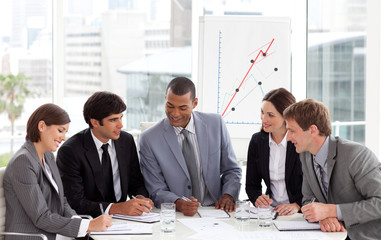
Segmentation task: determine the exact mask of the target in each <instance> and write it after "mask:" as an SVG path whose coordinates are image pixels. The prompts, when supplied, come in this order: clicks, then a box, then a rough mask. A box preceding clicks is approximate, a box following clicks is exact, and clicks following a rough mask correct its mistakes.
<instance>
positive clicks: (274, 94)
mask: <svg viewBox="0 0 381 240" xmlns="http://www.w3.org/2000/svg"><path fill="white" fill-rule="evenodd" d="M263 101H267V102H271V103H272V104H273V105H274V107H275V109H276V110H277V111H278V112H279V113H280V114H281V115H283V112H284V110H285V109H286V108H287V107H288V106H290V105H291V104H293V103H295V102H296V100H295V97H294V95H292V93H290V92H289V91H288V90H287V89H285V88H277V89H274V90H271V91H270V92H268V93H267V94H266V95H265V96H264V97H263V99H262V102H263ZM261 131H262V132H264V130H263V125H262V126H261Z"/></svg>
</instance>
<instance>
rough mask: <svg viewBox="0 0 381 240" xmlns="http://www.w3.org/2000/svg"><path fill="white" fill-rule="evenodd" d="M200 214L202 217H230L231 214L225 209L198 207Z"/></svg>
mask: <svg viewBox="0 0 381 240" xmlns="http://www.w3.org/2000/svg"><path fill="white" fill-rule="evenodd" d="M197 212H198V215H200V217H202V218H206V217H209V218H229V217H230V215H229V213H227V212H226V211H224V210H221V209H203V208H199V209H198V211H197Z"/></svg>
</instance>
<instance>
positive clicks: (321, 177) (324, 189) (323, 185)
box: [313, 159, 327, 198]
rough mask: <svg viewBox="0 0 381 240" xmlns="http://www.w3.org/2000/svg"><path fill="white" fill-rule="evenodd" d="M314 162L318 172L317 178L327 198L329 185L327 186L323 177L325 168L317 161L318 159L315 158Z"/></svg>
mask: <svg viewBox="0 0 381 240" xmlns="http://www.w3.org/2000/svg"><path fill="white" fill-rule="evenodd" d="M313 163H314V169H315V173H316V178H317V180H318V182H319V185H320V188H321V190H322V192H323V194H324V197H325V198H327V186H325V184H324V178H323V175H324V170H323V168H322V167H321V166H320V164H319V163H317V162H316V160H315V159H314V160H313Z"/></svg>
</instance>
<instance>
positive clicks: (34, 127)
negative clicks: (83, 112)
mask: <svg viewBox="0 0 381 240" xmlns="http://www.w3.org/2000/svg"><path fill="white" fill-rule="evenodd" d="M40 121H44V122H45V124H46V125H47V126H51V125H64V124H67V123H69V122H70V118H69V115H68V114H67V112H66V111H65V110H63V109H62V108H60V107H59V106H57V105H55V104H53V103H47V104H44V105H41V106H40V107H38V108H37V109H36V110H35V111H34V112H33V113H32V115H30V117H29V119H28V123H27V124H26V137H25V139H26V140H30V141H32V142H39V141H40V140H41V136H40V131H39V129H38V123H39V122H40Z"/></svg>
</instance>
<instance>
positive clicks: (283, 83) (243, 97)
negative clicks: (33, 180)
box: [199, 18, 290, 134]
mask: <svg viewBox="0 0 381 240" xmlns="http://www.w3.org/2000/svg"><path fill="white" fill-rule="evenodd" d="M228 20H229V21H222V18H220V19H219V20H218V21H217V20H216V21H214V19H211V20H210V21H205V22H204V26H203V30H204V36H203V37H204V41H203V43H202V44H201V47H202V50H203V52H201V53H202V59H201V61H202V64H203V66H201V67H200V71H201V74H199V76H201V79H200V82H201V84H199V86H201V87H202V91H201V92H202V96H199V99H201V98H202V111H207V112H216V113H218V114H220V115H221V116H222V118H223V119H224V121H225V122H226V123H227V126H228V128H229V130H230V131H234V130H231V129H233V128H236V127H243V128H246V129H248V132H250V133H251V134H252V133H253V131H254V130H253V129H254V127H256V128H258V126H260V125H261V120H260V112H261V105H262V99H263V97H264V95H265V94H266V93H267V92H268V91H270V90H272V89H274V88H279V87H284V88H287V89H289V87H290V86H289V85H290V84H289V82H290V48H289V34H290V32H289V31H290V29H289V22H288V21H274V19H270V20H269V19H266V18H256V19H254V20H252V19H245V20H241V19H240V18H229V19H228ZM199 59H200V56H199ZM240 132H245V131H240Z"/></svg>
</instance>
